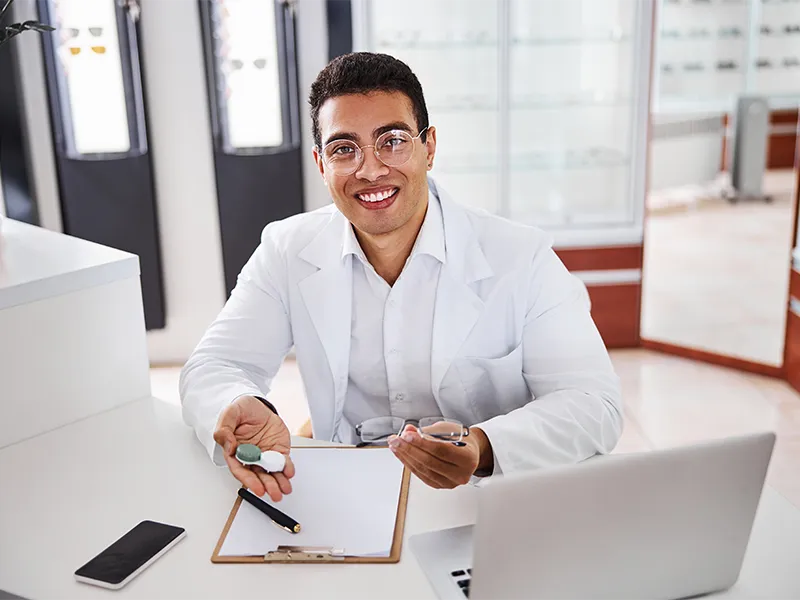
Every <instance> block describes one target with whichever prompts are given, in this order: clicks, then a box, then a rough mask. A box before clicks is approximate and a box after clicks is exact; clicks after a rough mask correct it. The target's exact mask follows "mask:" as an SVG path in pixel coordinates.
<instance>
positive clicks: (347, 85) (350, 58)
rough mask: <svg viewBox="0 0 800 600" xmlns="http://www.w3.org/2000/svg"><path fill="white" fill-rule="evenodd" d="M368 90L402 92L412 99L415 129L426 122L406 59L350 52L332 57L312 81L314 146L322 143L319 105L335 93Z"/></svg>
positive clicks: (421, 98)
mask: <svg viewBox="0 0 800 600" xmlns="http://www.w3.org/2000/svg"><path fill="white" fill-rule="evenodd" d="M369 92H402V93H403V94H405V95H406V96H408V98H409V100H411V106H412V108H413V111H414V118H415V119H416V120H417V131H422V130H423V129H425V128H426V127H427V126H428V109H427V107H426V106H425V97H424V96H423V95H422V86H421V85H420V83H419V79H417V76H416V75H414V73H413V72H412V71H411V69H410V68H409V67H408V65H407V64H406V63H404V62H403V61H401V60H398V59H396V58H395V57H394V56H389V55H388V54H375V53H373V52H353V53H350V54H344V55H342V56H339V57H337V58H334V59H333V60H332V61H331V62H329V63H328V65H327V66H326V67H325V68H324V69H322V71H320V73H319V75H317V79H316V81H314V83H313V84H311V93H310V94H309V96H308V103H309V104H310V105H311V121H312V123H313V126H312V127H313V131H312V133H313V135H314V144H315V145H316V146H317V148H319V147H321V146H322V139H321V134H320V131H319V109H320V107H321V106H322V105H323V104H324V103H325V101H326V100H327V99H328V98H334V97H336V96H344V95H346V94H368V93H369ZM426 133H427V132H426ZM425 137H426V135H425V133H423V134H422V136H421V137H420V139H421V140H422V141H423V142H424V141H425Z"/></svg>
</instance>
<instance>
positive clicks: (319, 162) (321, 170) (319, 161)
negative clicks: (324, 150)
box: [313, 146, 327, 183]
mask: <svg viewBox="0 0 800 600" xmlns="http://www.w3.org/2000/svg"><path fill="white" fill-rule="evenodd" d="M313 152H314V162H315V163H317V169H319V174H320V175H322V181H326V179H325V162H324V161H323V160H322V155H321V154H320V153H319V150H317V147H316V146H314V150H313ZM326 183H327V181H326Z"/></svg>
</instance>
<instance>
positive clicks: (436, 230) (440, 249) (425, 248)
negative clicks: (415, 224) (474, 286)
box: [342, 192, 447, 264]
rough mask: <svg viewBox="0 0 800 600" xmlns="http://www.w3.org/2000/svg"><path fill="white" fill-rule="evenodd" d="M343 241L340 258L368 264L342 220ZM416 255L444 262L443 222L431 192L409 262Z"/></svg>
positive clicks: (356, 241)
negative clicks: (349, 255) (424, 255)
mask: <svg viewBox="0 0 800 600" xmlns="http://www.w3.org/2000/svg"><path fill="white" fill-rule="evenodd" d="M344 224H345V227H344V236H343V238H344V240H343V244H342V258H345V257H346V256H347V255H348V254H353V255H355V256H356V257H358V259H359V260H361V261H362V262H363V263H364V264H369V261H368V260H367V256H366V255H365V254H364V250H363V249H362V248H361V244H359V243H358V239H357V238H356V234H355V232H354V231H353V226H352V225H351V224H350V222H349V221H348V220H347V219H345V220H344ZM417 254H428V255H430V256H433V257H434V258H435V259H437V260H438V261H439V262H440V263H442V264H444V263H445V262H446V259H447V257H446V252H445V242H444V220H443V219H442V207H441V205H440V204H439V200H438V199H437V198H436V196H434V195H433V194H432V193H431V192H428V210H427V211H426V212H425V219H424V220H423V221H422V227H421V228H420V230H419V233H418V234H417V240H416V242H414V247H413V248H412V250H411V256H409V261H410V260H411V259H412V258H413V257H414V256H416V255H417Z"/></svg>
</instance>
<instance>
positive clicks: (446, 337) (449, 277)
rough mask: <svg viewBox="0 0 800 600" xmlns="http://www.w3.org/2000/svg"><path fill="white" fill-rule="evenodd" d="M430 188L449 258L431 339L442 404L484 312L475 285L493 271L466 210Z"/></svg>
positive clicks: (434, 380)
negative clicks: (445, 384) (456, 362)
mask: <svg viewBox="0 0 800 600" xmlns="http://www.w3.org/2000/svg"><path fill="white" fill-rule="evenodd" d="M429 185H430V187H431V191H433V193H434V195H436V196H437V197H438V198H439V201H440V203H441V206H442V219H443V222H444V235H445V248H446V257H447V260H446V261H445V264H444V265H442V270H441V274H440V276H439V286H438V288H437V290H436V302H435V305H434V313H433V337H432V340H431V359H432V360H431V384H432V388H433V394H434V397H435V398H436V400H437V402H439V388H440V387H441V384H442V379H444V376H445V374H446V373H447V370H448V369H449V368H450V365H451V364H452V362H453V359H454V358H455V357H456V356H457V354H458V351H459V349H460V348H461V346H462V344H463V343H464V341H465V340H466V339H467V336H469V334H470V332H471V331H472V329H473V327H474V326H475V323H476V322H477V321H478V318H479V317H480V315H481V313H482V312H483V307H484V303H483V300H482V299H481V297H480V296H479V295H478V294H477V293H476V291H475V285H474V284H475V282H477V281H480V280H482V279H486V278H488V277H491V276H492V275H493V272H492V269H491V267H490V266H489V263H488V262H487V261H486V257H485V256H484V254H483V251H482V250H481V247H480V245H479V244H478V242H477V239H476V237H475V232H474V231H473V229H472V225H471V223H470V221H469V218H468V217H467V215H466V213H465V212H464V210H463V209H462V208H461V207H459V206H458V205H457V204H455V203H454V202H453V201H452V200H450V199H449V197H447V195H446V194H445V193H444V192H441V191H439V190H437V189H436V186H435V183H434V182H433V180H429ZM440 407H441V404H440Z"/></svg>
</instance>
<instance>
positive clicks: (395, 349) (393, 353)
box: [389, 348, 397, 356]
mask: <svg viewBox="0 0 800 600" xmlns="http://www.w3.org/2000/svg"><path fill="white" fill-rule="evenodd" d="M389 354H390V355H391V356H394V355H395V354H397V348H392V349H391V350H389Z"/></svg>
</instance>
